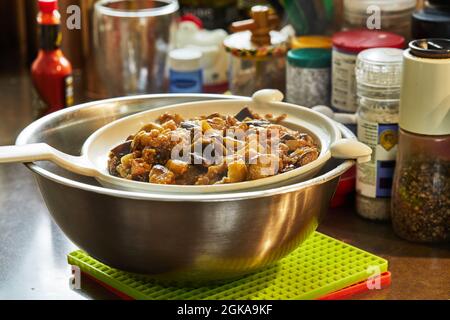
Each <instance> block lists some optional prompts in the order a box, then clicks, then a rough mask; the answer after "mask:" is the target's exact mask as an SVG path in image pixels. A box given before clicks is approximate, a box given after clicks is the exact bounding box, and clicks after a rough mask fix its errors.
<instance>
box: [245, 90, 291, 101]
mask: <svg viewBox="0 0 450 320" xmlns="http://www.w3.org/2000/svg"><path fill="white" fill-rule="evenodd" d="M283 98H284V96H283V93H282V92H281V91H280V90H276V89H262V90H258V91H256V92H255V93H254V94H253V95H252V100H253V101H254V102H256V103H269V102H280V101H283Z"/></svg>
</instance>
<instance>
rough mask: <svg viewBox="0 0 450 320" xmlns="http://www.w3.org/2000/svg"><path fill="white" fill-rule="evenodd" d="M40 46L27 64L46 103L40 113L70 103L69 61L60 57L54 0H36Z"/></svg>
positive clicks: (56, 4)
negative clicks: (36, 53) (31, 60)
mask: <svg viewBox="0 0 450 320" xmlns="http://www.w3.org/2000/svg"><path fill="white" fill-rule="evenodd" d="M38 4H39V15H38V17H37V21H38V24H39V34H40V35H39V36H40V49H39V52H38V56H37V58H36V60H35V61H34V62H33V64H32V66H31V77H32V79H33V83H34V86H35V88H36V90H37V92H38V93H39V95H40V97H41V99H42V100H43V102H44V103H45V104H46V108H45V110H40V112H39V113H40V115H45V114H49V113H51V112H53V111H56V110H59V109H62V108H65V107H69V106H71V105H72V104H73V77H72V65H71V64H70V62H69V61H68V60H67V59H66V58H65V57H64V55H63V53H62V51H61V49H60V45H61V16H60V14H59V12H58V2H57V0H39V1H38Z"/></svg>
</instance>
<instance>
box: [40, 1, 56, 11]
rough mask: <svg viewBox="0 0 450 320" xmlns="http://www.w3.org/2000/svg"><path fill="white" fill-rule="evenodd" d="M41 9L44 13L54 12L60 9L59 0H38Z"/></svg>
mask: <svg viewBox="0 0 450 320" xmlns="http://www.w3.org/2000/svg"><path fill="white" fill-rule="evenodd" d="M38 6H39V11H41V12H43V13H52V12H53V11H55V10H58V1H57V0H39V1H38Z"/></svg>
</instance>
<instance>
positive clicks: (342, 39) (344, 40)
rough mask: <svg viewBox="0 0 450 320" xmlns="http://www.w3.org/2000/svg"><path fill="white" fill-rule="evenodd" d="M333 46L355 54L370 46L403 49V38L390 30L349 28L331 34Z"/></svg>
mask: <svg viewBox="0 0 450 320" xmlns="http://www.w3.org/2000/svg"><path fill="white" fill-rule="evenodd" d="M333 46H334V47H336V48H337V49H340V50H342V51H346V52H349V53H355V54H356V53H360V52H361V51H363V50H366V49H371V48H398V49H403V47H404V46H405V38H403V37H402V36H399V35H397V34H395V33H392V32H384V31H375V30H350V31H342V32H338V33H336V34H335V35H334V36H333Z"/></svg>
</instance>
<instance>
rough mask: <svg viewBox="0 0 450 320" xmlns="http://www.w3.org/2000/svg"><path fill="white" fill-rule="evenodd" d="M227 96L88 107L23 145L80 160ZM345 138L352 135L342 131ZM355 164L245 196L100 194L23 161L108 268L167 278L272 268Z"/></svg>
mask: <svg viewBox="0 0 450 320" xmlns="http://www.w3.org/2000/svg"><path fill="white" fill-rule="evenodd" d="M218 98H221V99H223V98H230V99H232V98H233V97H231V96H229V97H226V96H222V95H164V94H163V95H146V96H137V97H126V98H117V99H110V100H104V101H98V102H92V103H88V104H84V105H80V106H77V107H73V108H69V109H66V110H62V111H59V112H57V113H54V114H51V115H49V116H46V117H44V118H42V119H40V120H38V121H36V122H34V123H32V124H31V125H30V126H28V127H27V128H25V129H24V130H23V131H22V133H21V134H20V135H19V137H18V138H17V144H26V143H34V142H46V143H48V144H50V145H52V146H53V147H55V148H58V149H59V150H62V151H63V152H67V153H69V154H73V155H78V154H79V152H80V149H81V146H82V145H83V143H84V141H85V139H86V138H87V137H88V136H89V135H90V134H91V133H92V132H94V131H95V130H96V129H98V128H99V127H101V126H103V125H105V124H106V123H109V122H111V121H113V120H115V119H118V118H121V117H124V116H127V115H130V114H132V113H136V112H139V111H142V110H146V109H149V108H155V107H159V106H164V105H168V104H174V103H180V102H187V101H195V100H206V99H218ZM343 130H344V131H343V132H344V135H345V136H346V137H351V136H352V134H351V132H349V131H348V130H347V131H346V130H345V129H343ZM353 164H354V162H353V161H338V160H330V161H329V162H328V164H327V166H326V168H324V169H323V170H322V172H321V174H320V175H319V176H318V177H316V178H314V179H311V180H308V181H305V182H303V183H299V184H295V185H290V186H286V187H281V188H276V189H269V190H264V191H253V192H245V193H229V194H209V195H158V194H149V193H136V192H125V191H118V190H113V189H107V188H103V187H101V186H100V185H99V184H98V183H97V182H96V181H95V180H94V179H92V178H86V177H82V176H78V175H75V174H73V173H70V172H67V171H65V170H63V169H61V168H59V167H56V166H55V165H52V164H51V163H47V162H39V163H33V164H27V166H28V167H29V168H30V169H31V170H32V171H33V172H34V174H35V176H36V179H37V181H38V184H39V188H40V190H41V192H42V195H43V197H44V199H45V202H46V204H47V206H48V208H49V211H50V213H51V214H52V216H53V218H54V220H55V222H56V223H57V224H58V225H59V226H60V227H61V229H62V230H63V231H64V233H65V234H66V235H67V236H68V237H69V238H70V239H71V240H72V241H73V242H74V243H75V244H77V245H78V246H79V247H80V248H82V249H83V250H85V251H87V252H88V253H89V254H90V255H91V256H93V257H95V258H96V259H98V260H99V261H102V262H103V263H105V264H108V265H110V266H113V267H116V268H119V269H123V270H126V271H132V272H137V273H143V274H147V275H150V276H152V277H154V278H156V279H161V280H169V281H184V282H186V281H188V282H190V281H202V280H204V281H206V280H219V279H226V278H232V277H236V276H239V275H242V274H246V273H249V272H252V271H254V270H256V269H258V268H261V267H264V266H266V265H268V264H271V263H274V262H276V261H277V260H279V259H281V258H282V257H284V256H285V255H286V254H288V253H289V252H291V251H292V250H293V249H295V248H296V247H297V246H298V245H300V244H301V243H302V242H303V241H304V240H305V239H306V238H307V237H308V236H309V235H310V234H311V232H312V231H314V230H315V229H316V227H317V226H318V224H319V221H320V219H321V218H322V217H323V215H324V214H325V213H326V211H327V208H328V204H329V201H330V199H331V197H332V196H333V193H334V191H335V189H336V186H337V183H338V180H339V177H340V176H341V175H342V174H343V173H344V172H345V171H346V170H347V169H349V168H350V167H351V166H352V165H353Z"/></svg>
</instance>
